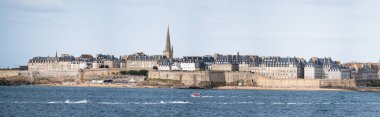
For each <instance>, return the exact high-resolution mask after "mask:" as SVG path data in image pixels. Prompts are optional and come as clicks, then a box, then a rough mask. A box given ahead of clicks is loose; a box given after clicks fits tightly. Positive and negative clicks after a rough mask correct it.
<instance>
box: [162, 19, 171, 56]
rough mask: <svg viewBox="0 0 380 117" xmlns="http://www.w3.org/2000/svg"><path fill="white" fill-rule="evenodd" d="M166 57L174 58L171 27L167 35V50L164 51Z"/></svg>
mask: <svg viewBox="0 0 380 117" xmlns="http://www.w3.org/2000/svg"><path fill="white" fill-rule="evenodd" d="M164 56H165V57H166V58H169V59H172V58H173V46H172V45H171V44H170V34H169V26H168V31H167V34H166V45H165V50H164Z"/></svg>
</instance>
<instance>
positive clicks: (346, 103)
mask: <svg viewBox="0 0 380 117" xmlns="http://www.w3.org/2000/svg"><path fill="white" fill-rule="evenodd" d="M193 92H200V93H201V94H202V95H204V96H203V97H191V96H190V94H191V93H193ZM379 115H380V93H367V92H335V91H258V90H190V89H186V90H184V89H128V88H79V87H43V86H20V87H0V116H28V117H30V116H38V117H40V116H100V117H103V116H122V117H125V116H265V117H267V116H273V117H277V116H321V117H325V116H379Z"/></svg>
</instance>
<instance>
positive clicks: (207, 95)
mask: <svg viewBox="0 0 380 117" xmlns="http://www.w3.org/2000/svg"><path fill="white" fill-rule="evenodd" d="M201 97H214V96H208V95H205V96H201Z"/></svg>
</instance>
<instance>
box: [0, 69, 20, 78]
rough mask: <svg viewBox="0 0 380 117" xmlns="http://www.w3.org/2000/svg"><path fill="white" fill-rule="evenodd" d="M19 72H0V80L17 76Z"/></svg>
mask: <svg viewBox="0 0 380 117" xmlns="http://www.w3.org/2000/svg"><path fill="white" fill-rule="evenodd" d="M19 73H20V72H19V70H0V78H3V77H13V76H17V75H19Z"/></svg>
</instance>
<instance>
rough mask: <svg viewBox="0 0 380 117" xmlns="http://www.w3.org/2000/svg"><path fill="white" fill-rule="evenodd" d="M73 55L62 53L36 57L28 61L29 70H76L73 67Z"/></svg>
mask: <svg viewBox="0 0 380 117" xmlns="http://www.w3.org/2000/svg"><path fill="white" fill-rule="evenodd" d="M74 60H75V58H74V57H73V56H69V55H66V54H62V56H61V57H58V55H57V53H56V56H55V57H34V58H32V59H30V60H29V62H28V70H29V71H45V70H76V69H72V67H71V62H72V61H74Z"/></svg>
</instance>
